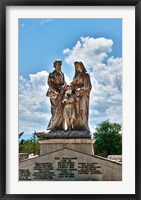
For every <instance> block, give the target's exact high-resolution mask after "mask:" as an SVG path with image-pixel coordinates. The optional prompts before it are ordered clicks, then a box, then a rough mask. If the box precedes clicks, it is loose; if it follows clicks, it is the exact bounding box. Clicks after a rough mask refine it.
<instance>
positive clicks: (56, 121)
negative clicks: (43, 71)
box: [46, 60, 66, 130]
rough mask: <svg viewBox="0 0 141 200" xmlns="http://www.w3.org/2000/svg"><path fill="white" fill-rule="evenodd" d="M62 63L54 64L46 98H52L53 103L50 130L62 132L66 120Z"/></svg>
mask: <svg viewBox="0 0 141 200" xmlns="http://www.w3.org/2000/svg"><path fill="white" fill-rule="evenodd" d="M61 65H62V61H60V60H56V61H55V62H54V68H55V70H54V71H53V72H52V73H50V74H49V77H48V86H49V89H48V91H47V94H46V96H48V97H50V102H51V114H52V117H51V119H50V121H49V124H48V127H47V129H48V130H52V129H53V130H54V129H55V130H62V129H64V119H63V115H62V112H63V104H62V99H63V96H64V92H65V87H66V83H65V78H64V74H63V73H62V72H61Z"/></svg>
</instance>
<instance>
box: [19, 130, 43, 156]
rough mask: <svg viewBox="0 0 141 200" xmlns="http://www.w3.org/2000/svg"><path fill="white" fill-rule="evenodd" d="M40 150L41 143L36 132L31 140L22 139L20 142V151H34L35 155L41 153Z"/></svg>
mask: <svg viewBox="0 0 141 200" xmlns="http://www.w3.org/2000/svg"><path fill="white" fill-rule="evenodd" d="M39 152H40V144H39V142H38V141H37V139H36V136H35V134H33V136H32V137H31V138H30V139H29V140H24V139H22V140H21V141H20V142H19V153H29V154H31V153H33V154H34V155H37V154H38V155H39Z"/></svg>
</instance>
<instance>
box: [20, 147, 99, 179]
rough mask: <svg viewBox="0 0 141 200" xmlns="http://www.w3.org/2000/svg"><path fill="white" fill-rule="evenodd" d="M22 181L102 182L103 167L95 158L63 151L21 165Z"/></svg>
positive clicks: (68, 150)
mask: <svg viewBox="0 0 141 200" xmlns="http://www.w3.org/2000/svg"><path fill="white" fill-rule="evenodd" d="M19 180H20V181H25V180H26V181H27V180H29V181H101V180H102V171H101V166H100V165H99V163H98V162H97V160H95V158H94V157H93V156H90V155H87V154H83V153H79V152H76V151H73V150H70V149H62V150H59V151H56V152H52V153H48V154H45V155H42V156H39V157H36V158H33V159H28V160H25V161H21V162H20V163H19Z"/></svg>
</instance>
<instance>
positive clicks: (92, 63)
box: [63, 37, 122, 130]
mask: <svg viewBox="0 0 141 200" xmlns="http://www.w3.org/2000/svg"><path fill="white" fill-rule="evenodd" d="M112 45H113V41H112V40H111V39H106V38H92V37H91V38H90V37H81V38H80V40H78V41H77V42H76V44H75V46H74V47H73V48H72V49H69V48H67V49H64V51H63V53H64V55H65V56H66V57H65V61H66V63H68V64H70V65H73V63H74V61H76V60H80V61H82V62H83V63H84V65H85V66H86V68H87V70H88V71H89V74H90V78H91V82H92V91H91V95H90V114H89V125H90V128H91V130H94V127H95V126H96V125H97V124H99V123H101V122H102V121H105V120H109V121H111V122H117V123H120V124H121V123H122V58H119V57H116V58H115V57H113V56H111V57H108V56H109V53H110V52H111V51H112Z"/></svg>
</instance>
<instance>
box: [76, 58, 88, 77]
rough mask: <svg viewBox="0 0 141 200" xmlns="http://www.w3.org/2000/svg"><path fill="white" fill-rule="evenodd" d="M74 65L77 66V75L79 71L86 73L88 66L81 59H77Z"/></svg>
mask: <svg viewBox="0 0 141 200" xmlns="http://www.w3.org/2000/svg"><path fill="white" fill-rule="evenodd" d="M74 66H75V76H76V75H77V74H78V73H85V72H87V70H86V68H85V67H84V65H83V63H82V62H81V61H75V62H74Z"/></svg>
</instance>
